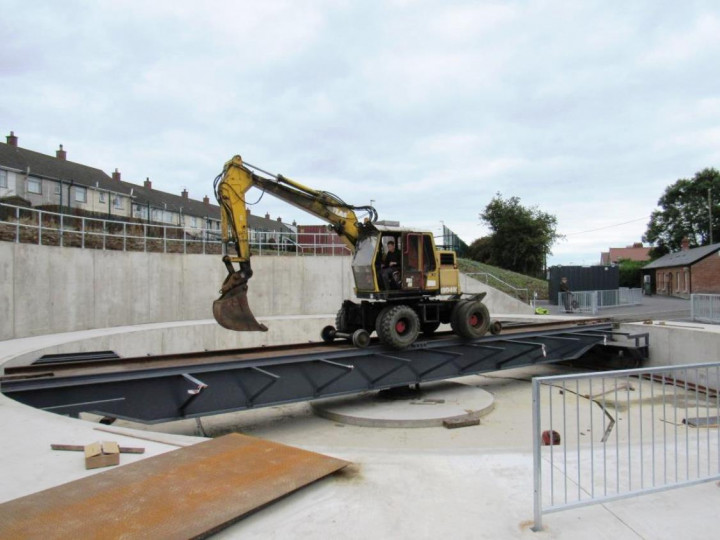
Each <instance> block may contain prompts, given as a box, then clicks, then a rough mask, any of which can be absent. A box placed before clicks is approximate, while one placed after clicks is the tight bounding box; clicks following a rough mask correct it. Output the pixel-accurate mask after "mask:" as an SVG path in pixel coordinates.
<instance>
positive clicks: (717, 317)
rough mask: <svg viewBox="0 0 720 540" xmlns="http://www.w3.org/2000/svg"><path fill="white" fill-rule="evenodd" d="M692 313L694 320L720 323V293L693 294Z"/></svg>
mask: <svg viewBox="0 0 720 540" xmlns="http://www.w3.org/2000/svg"><path fill="white" fill-rule="evenodd" d="M690 313H691V316H692V320H693V321H697V322H705V323H715V324H718V323H720V294H691V295H690Z"/></svg>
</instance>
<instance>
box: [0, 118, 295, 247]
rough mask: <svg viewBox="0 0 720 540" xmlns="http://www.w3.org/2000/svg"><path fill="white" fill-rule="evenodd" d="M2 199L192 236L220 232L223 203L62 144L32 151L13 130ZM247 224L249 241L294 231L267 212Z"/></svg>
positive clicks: (1, 175) (1, 154)
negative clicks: (110, 167)
mask: <svg viewBox="0 0 720 540" xmlns="http://www.w3.org/2000/svg"><path fill="white" fill-rule="evenodd" d="M208 187H210V186H208ZM0 202H5V203H6V204H20V203H21V204H22V205H23V206H31V207H46V208H51V209H52V211H54V212H61V213H72V212H73V211H74V210H81V211H83V212H89V213H91V214H97V217H98V218H103V219H104V218H110V219H116V220H121V221H122V220H123V219H124V218H131V217H132V218H137V219H140V220H142V221H145V222H149V223H156V224H167V225H174V226H178V227H182V228H184V229H185V230H186V231H187V232H188V234H191V235H197V234H200V233H201V231H203V230H209V231H213V232H217V234H218V235H219V234H220V207H219V206H218V205H217V204H212V203H211V202H210V198H209V197H207V196H205V197H204V198H203V200H202V201H198V200H195V199H192V198H190V196H189V194H188V192H187V190H186V189H183V191H182V193H181V194H180V195H174V194H172V193H167V192H164V191H160V190H157V189H154V188H153V187H152V183H151V182H150V179H149V178H148V179H146V180H145V181H144V182H143V184H134V183H131V182H126V181H123V180H122V178H121V174H120V172H119V171H118V170H117V169H115V171H114V172H113V173H111V175H108V174H106V173H105V172H104V171H102V170H100V169H97V168H95V167H89V166H87V165H83V164H81V163H75V162H73V161H69V160H68V159H67V151H66V150H65V149H64V148H63V146H62V145H60V148H59V149H58V150H57V151H56V153H55V156H50V155H46V154H42V153H40V152H35V151H32V150H28V149H26V148H22V147H20V146H19V145H18V137H17V136H16V135H15V133H13V132H10V135H8V136H7V142H6V143H0ZM248 225H249V228H250V235H251V240H258V241H263V240H265V241H267V240H268V239H269V238H272V241H273V242H275V243H277V245H282V244H284V240H285V238H286V237H287V236H288V235H291V234H292V233H293V232H294V230H293V228H291V227H289V226H287V225H286V224H284V223H282V222H281V221H280V219H277V220H270V219H269V216H266V217H265V218H262V217H258V216H253V215H249V216H248ZM256 237H257V238H256Z"/></svg>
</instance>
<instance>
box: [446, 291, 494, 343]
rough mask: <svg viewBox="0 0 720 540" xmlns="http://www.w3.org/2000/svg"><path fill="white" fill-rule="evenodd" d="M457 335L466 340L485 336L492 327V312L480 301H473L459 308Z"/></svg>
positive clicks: (455, 329) (455, 328)
mask: <svg viewBox="0 0 720 540" xmlns="http://www.w3.org/2000/svg"><path fill="white" fill-rule="evenodd" d="M455 323H456V327H454V328H453V330H454V331H455V333H456V334H458V335H460V336H462V337H466V338H479V337H482V336H484V335H485V334H486V333H487V331H488V328H489V327H490V312H489V311H488V308H487V306H485V304H483V303H482V302H481V301H479V300H472V301H470V302H467V303H465V304H463V305H462V306H460V307H459V309H458V312H457V319H456V321H455Z"/></svg>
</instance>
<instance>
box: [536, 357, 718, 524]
mask: <svg viewBox="0 0 720 540" xmlns="http://www.w3.org/2000/svg"><path fill="white" fill-rule="evenodd" d="M718 388H720V363H712V364H691V365H684V366H672V367H658V368H645V369H632V370H624V371H615V372H601V373H585V374H579V375H564V376H552V377H536V378H534V379H533V413H532V414H533V464H534V474H533V477H534V519H535V526H534V530H536V531H537V530H541V529H542V516H543V514H547V513H550V512H557V511H560V510H566V509H570V508H577V507H580V506H586V505H590V504H596V503H599V502H607V501H610V500H617V499H623V498H627V497H633V496H636V495H642V494H646V493H652V492H656V491H661V490H666V489H670V488H674V487H680V486H687V485H692V484H698V483H701V482H707V481H710V480H715V479H720V452H719V449H720V430H719V429H718V423H719V422H720V405H719V403H720V402H719V400H718Z"/></svg>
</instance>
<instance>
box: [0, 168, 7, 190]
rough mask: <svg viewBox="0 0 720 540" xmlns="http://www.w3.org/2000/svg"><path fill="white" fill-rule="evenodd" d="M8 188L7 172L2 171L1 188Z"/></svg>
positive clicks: (0, 172) (0, 173)
mask: <svg viewBox="0 0 720 540" xmlns="http://www.w3.org/2000/svg"><path fill="white" fill-rule="evenodd" d="M6 187H8V181H7V171H3V170H0V188H6Z"/></svg>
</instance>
